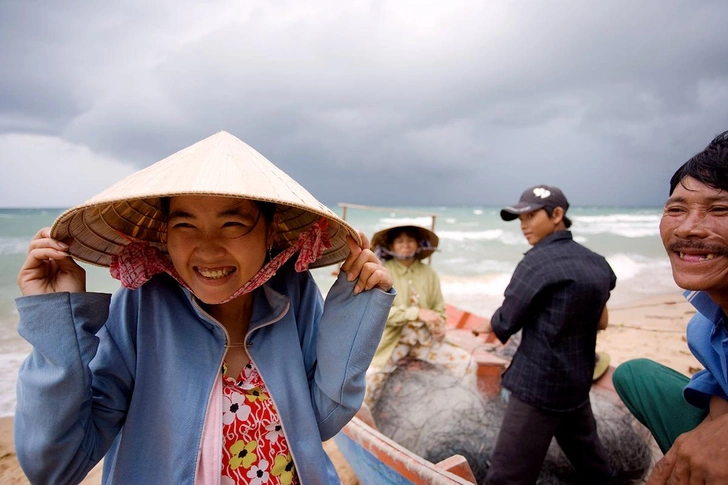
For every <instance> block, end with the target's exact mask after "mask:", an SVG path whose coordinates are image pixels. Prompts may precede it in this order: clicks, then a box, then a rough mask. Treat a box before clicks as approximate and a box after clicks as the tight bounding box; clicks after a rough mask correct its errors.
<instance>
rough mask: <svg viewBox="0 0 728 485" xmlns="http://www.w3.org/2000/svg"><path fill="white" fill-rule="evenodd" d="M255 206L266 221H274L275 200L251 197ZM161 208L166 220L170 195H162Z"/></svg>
mask: <svg viewBox="0 0 728 485" xmlns="http://www.w3.org/2000/svg"><path fill="white" fill-rule="evenodd" d="M249 200H250V201H251V202H252V203H253V204H255V206H256V207H257V208H258V210H260V213H261V214H262V216H263V218H264V219H265V222H266V223H268V224H270V223H271V222H273V217H274V216H275V214H276V209H277V206H276V204H274V203H273V202H263V201H260V200H253V199H249ZM159 209H160V210H161V211H162V216H163V217H164V220H165V221H166V220H167V218H168V217H169V197H161V198H160V199H159Z"/></svg>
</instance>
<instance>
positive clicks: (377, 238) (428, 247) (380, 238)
mask: <svg viewBox="0 0 728 485" xmlns="http://www.w3.org/2000/svg"><path fill="white" fill-rule="evenodd" d="M395 231H396V232H400V231H410V232H415V233H417V243H418V247H417V253H416V254H415V259H425V258H428V257H430V256H432V253H434V252H435V251H437V245H438V244H439V243H440V238H439V237H437V234H435V233H434V232H432V231H431V230H429V229H426V228H424V227H422V226H413V225H403V226H393V227H389V228H387V229H382V230H381V231H379V232H377V233H375V234H374V236H372V243H371V246H372V247H373V248H375V249H377V248H383V249H386V250H388V249H389V247H388V246H389V244H388V240H389V235H390V233H392V232H395ZM377 254H380V257H381V258H383V259H391V258H392V256H391V255H389V254H387V252H386V251H377Z"/></svg>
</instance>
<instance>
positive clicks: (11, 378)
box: [0, 352, 28, 416]
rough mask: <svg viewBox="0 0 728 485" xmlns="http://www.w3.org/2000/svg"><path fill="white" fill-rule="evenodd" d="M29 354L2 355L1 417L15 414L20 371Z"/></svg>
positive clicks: (0, 384)
mask: <svg viewBox="0 0 728 485" xmlns="http://www.w3.org/2000/svg"><path fill="white" fill-rule="evenodd" d="M27 355H28V354H27V353H17V352H13V353H3V354H0V389H2V392H0V416H12V415H13V414H14V413H15V383H16V381H17V379H18V369H19V368H20V364H22V363H23V360H24V359H25V357H27Z"/></svg>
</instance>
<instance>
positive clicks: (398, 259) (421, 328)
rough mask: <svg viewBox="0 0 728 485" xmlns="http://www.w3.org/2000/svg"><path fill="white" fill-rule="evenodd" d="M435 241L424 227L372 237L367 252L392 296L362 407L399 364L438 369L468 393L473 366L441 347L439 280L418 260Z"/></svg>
mask: <svg viewBox="0 0 728 485" xmlns="http://www.w3.org/2000/svg"><path fill="white" fill-rule="evenodd" d="M438 242H439V238H438V237H437V235H436V234H435V233H434V232H432V231H430V230H428V229H425V228H424V227H419V226H411V225H405V226H395V227H391V228H389V229H385V230H382V231H379V232H377V233H376V234H374V236H373V237H372V247H373V248H374V251H375V253H376V254H377V256H379V258H380V259H381V260H383V261H384V266H385V267H386V268H387V269H388V270H389V274H390V275H391V276H392V280H393V284H394V287H395V288H396V290H397V296H396V297H395V299H394V304H393V305H392V308H391V309H390V310H389V317H388V319H387V325H386V326H385V328H384V335H383V336H382V340H381V342H380V343H379V347H377V351H376V353H375V354H374V359H373V360H372V363H371V366H370V367H369V370H368V371H367V391H366V397H365V399H364V402H365V403H366V404H368V405H369V406H372V405H373V404H374V402H375V401H376V399H377V397H378V396H377V390H378V389H379V388H380V386H381V385H382V383H383V382H384V381H385V379H386V378H387V376H388V375H389V374H390V373H391V372H392V371H394V369H396V367H397V364H398V363H399V362H400V361H402V360H403V359H405V358H410V359H418V360H424V361H428V362H431V363H434V364H439V365H441V366H443V367H445V368H446V369H448V370H449V371H450V372H452V373H453V374H454V375H456V376H458V377H461V378H462V381H463V382H464V383H466V384H467V385H471V386H472V387H473V388H475V386H476V380H475V379H476V365H475V363H474V362H473V360H472V358H471V357H472V356H471V354H470V352H468V351H466V350H465V349H462V348H460V347H457V346H455V345H453V344H451V343H449V342H446V341H445V339H444V337H445V301H444V298H443V296H442V291H441V289H440V278H439V277H438V276H437V273H436V272H435V270H433V269H432V267H431V266H430V265H428V264H424V263H423V262H422V260H423V259H425V258H427V257H429V256H431V255H432V253H433V252H435V251H436V250H437V244H438Z"/></svg>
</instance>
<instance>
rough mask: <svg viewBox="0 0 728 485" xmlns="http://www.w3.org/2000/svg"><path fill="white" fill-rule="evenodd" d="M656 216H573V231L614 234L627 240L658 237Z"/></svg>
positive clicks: (658, 218) (658, 217) (657, 216)
mask: <svg viewBox="0 0 728 485" xmlns="http://www.w3.org/2000/svg"><path fill="white" fill-rule="evenodd" d="M659 226H660V215H658V214H606V215H598V216H581V215H580V216H575V217H574V230H575V231H578V232H579V233H582V234H610V233H611V234H616V235H618V236H622V237H627V238H641V237H652V236H656V235H659V233H660V230H659Z"/></svg>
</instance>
